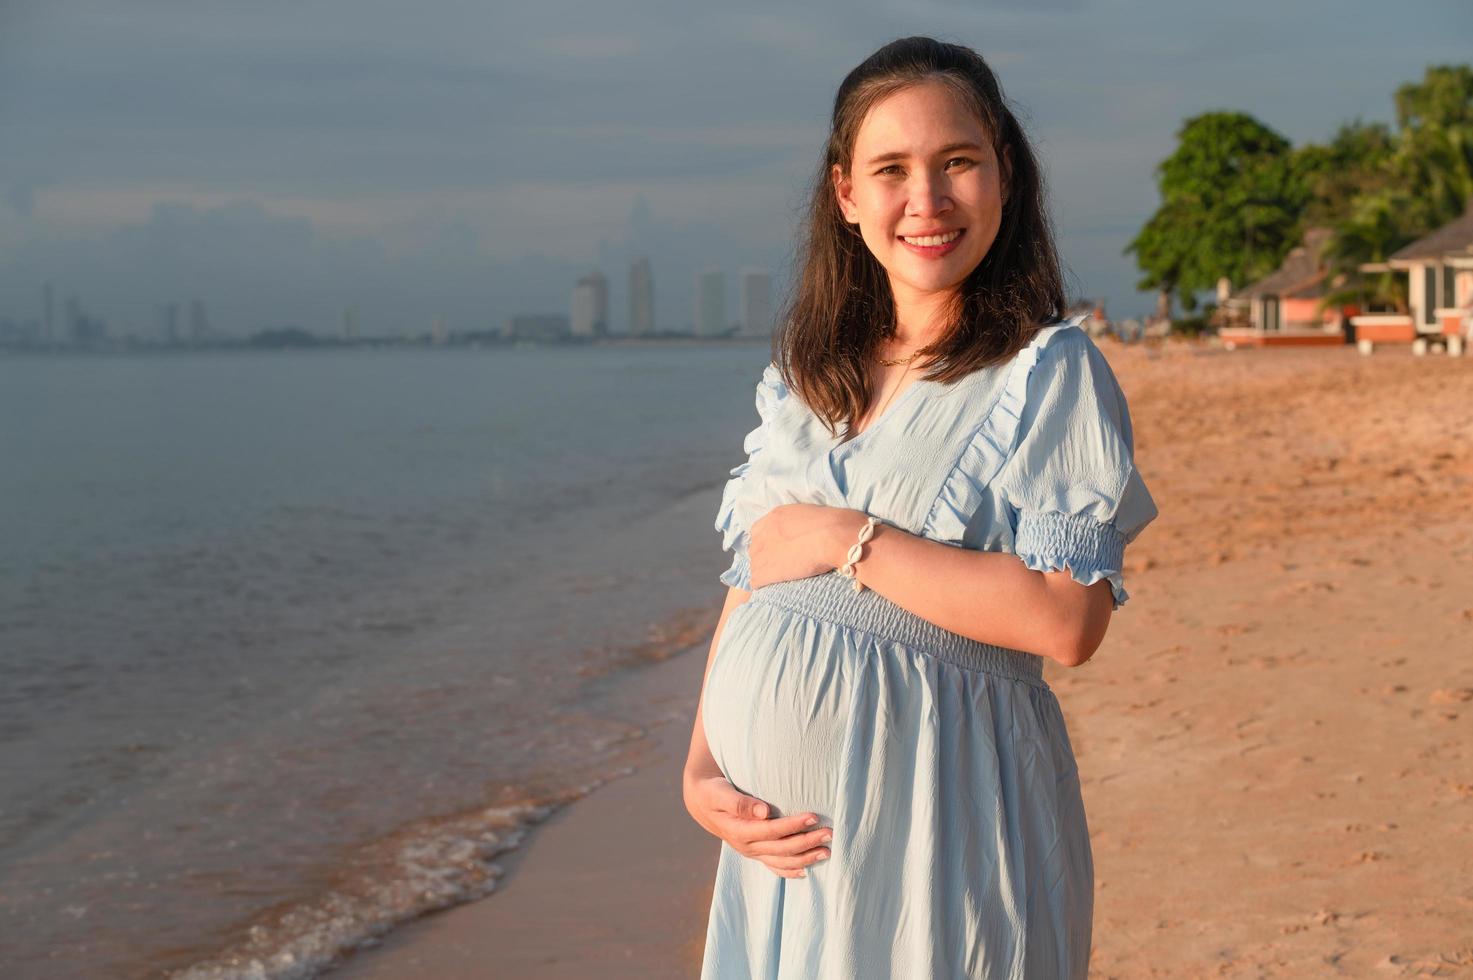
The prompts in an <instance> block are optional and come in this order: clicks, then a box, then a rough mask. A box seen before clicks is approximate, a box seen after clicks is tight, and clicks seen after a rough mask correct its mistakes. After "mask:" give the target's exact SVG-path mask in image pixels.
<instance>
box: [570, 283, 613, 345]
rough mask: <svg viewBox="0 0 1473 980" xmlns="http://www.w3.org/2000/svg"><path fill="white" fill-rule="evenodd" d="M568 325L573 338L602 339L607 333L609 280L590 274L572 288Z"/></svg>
mask: <svg viewBox="0 0 1473 980" xmlns="http://www.w3.org/2000/svg"><path fill="white" fill-rule="evenodd" d="M572 312H573V315H572V317H571V319H570V321H569V322H570V324H571V326H572V330H573V336H575V337H603V336H605V335H607V334H608V332H609V280H608V279H607V278H606V277H605V276H604V274H603V273H602V272H590V273H589V274H588V275H586V276H584V277H583V278H582V279H579V280H578V284H577V285H576V286H574V287H573V311H572Z"/></svg>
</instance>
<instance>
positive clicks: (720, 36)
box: [0, 0, 1473, 337]
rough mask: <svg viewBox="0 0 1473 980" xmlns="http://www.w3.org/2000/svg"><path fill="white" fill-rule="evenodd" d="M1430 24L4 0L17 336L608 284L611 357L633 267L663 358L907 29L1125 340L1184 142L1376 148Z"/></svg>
mask: <svg viewBox="0 0 1473 980" xmlns="http://www.w3.org/2000/svg"><path fill="white" fill-rule="evenodd" d="M1417 10H1418V13H1417V17H1416V23H1415V28H1414V29H1409V28H1408V22H1407V16H1406V13H1405V12H1404V11H1401V10H1399V9H1393V8H1391V7H1389V6H1387V5H1384V4H1372V3H1370V2H1358V3H1333V2H1330V0H1308V2H1305V3H1301V4H1293V5H1283V4H1270V3H1268V2H1266V0H1245V2H1243V3H1240V4H1235V5H1232V6H1230V7H1221V6H1219V7H1199V6H1195V5H1187V6H1184V5H1181V4H1176V3H1171V2H1168V0H1121V2H1117V3H1114V4H1110V5H1104V4H1100V3H1098V2H1094V0H1040V2H1037V3H1029V4H1024V3H1022V2H1021V0H1001V2H999V3H996V4H991V5H987V6H981V5H979V6H976V7H966V6H958V5H954V4H939V5H919V4H908V3H905V2H902V3H900V4H891V5H883V6H882V5H875V6H869V7H866V6H861V7H858V8H856V7H854V6H853V5H852V4H840V3H837V2H832V0H819V2H818V3H816V4H812V5H804V6H803V7H802V8H801V9H799V8H791V7H789V6H782V5H777V4H769V3H762V2H758V3H755V4H752V5H744V6H743V7H742V8H741V9H721V10H710V11H701V12H694V11H692V12H688V13H689V16H682V17H679V18H674V17H671V16H669V11H668V10H667V9H666V8H665V7H664V6H663V5H655V4H654V3H652V2H636V3H633V4H630V5H621V6H619V7H618V8H617V9H616V8H610V7H607V6H605V5H598V4H592V3H578V2H564V3H563V4H561V5H556V6H554V7H533V6H531V5H523V6H507V5H492V6H491V7H474V6H465V5H459V4H457V5H453V6H452V5H449V4H447V3H445V2H443V0H426V3H425V4H422V5H420V6H419V7H417V8H415V9H414V11H413V12H412V13H410V12H406V11H405V10H403V9H399V10H394V9H390V8H387V7H374V6H372V5H369V6H365V5H362V4H357V3H349V2H348V0H318V2H315V3H314V4H311V5H307V6H304V7H301V8H294V9H293V10H292V11H291V12H290V14H289V15H284V14H283V11H282V10H279V9H276V8H253V7H248V6H246V7H239V6H237V7H222V6H219V5H205V6H197V7H179V6H176V5H157V4H153V5H150V4H144V5H140V6H137V7H135V8H130V14H129V16H128V17H127V18H124V19H119V18H118V17H116V16H115V14H114V13H113V8H112V7H111V5H108V4H105V3H103V2H102V0H76V2H72V3H67V4H50V3H42V2H40V0H14V2H12V3H9V4H6V5H5V9H4V11H3V13H0V92H3V93H4V97H3V99H0V140H3V141H4V145H5V146H6V154H5V158H4V159H3V160H0V320H4V319H7V318H8V319H9V320H10V321H12V322H27V321H32V322H40V323H43V324H44V323H50V324H51V329H53V330H56V329H59V325H60V323H61V320H62V318H63V317H64V316H66V312H67V310H66V302H67V297H68V296H73V297H77V298H78V304H79V306H78V310H79V312H80V314H81V315H82V316H84V317H90V318H93V319H94V320H96V321H98V322H102V323H105V324H106V325H107V327H108V329H109V330H110V331H111V332H113V333H115V334H118V335H125V334H130V333H131V334H136V335H140V336H142V335H150V334H153V333H157V332H158V331H159V330H160V316H161V314H160V308H161V307H162V306H163V305H165V304H168V303H178V304H180V306H179V307H178V308H177V312H176V314H175V316H176V317H177V320H176V323H177V327H176V329H178V330H180V331H184V332H187V331H188V330H189V326H188V323H189V312H188V311H189V309H190V307H189V304H190V303H192V302H193V301H195V300H198V301H199V302H200V303H201V304H203V307H204V308H205V310H206V311H207V314H208V326H209V330H210V331H211V332H212V333H215V334H218V335H221V336H227V337H229V336H235V337H242V336H246V335H249V334H251V333H252V332H255V331H259V330H262V329H271V328H275V327H281V326H284V325H292V326H297V327H300V328H302V329H306V330H310V331H312V332H314V333H316V334H319V335H322V336H341V335H342V334H343V333H344V331H345V330H346V329H347V328H346V326H345V314H344V311H345V310H347V309H350V308H351V309H353V310H355V311H356V313H355V315H354V317H353V318H352V331H353V332H354V333H356V334H357V335H358V336H361V337H366V336H402V335H409V334H415V333H418V332H423V331H429V330H431V329H432V328H434V325H435V324H439V325H440V329H441V330H442V331H446V332H450V333H454V332H457V331H477V330H489V329H495V328H496V327H498V326H499V325H501V324H504V323H505V322H506V319H507V318H508V317H510V316H513V315H517V314H520V313H522V312H527V311H542V312H547V313H552V312H557V311H561V312H563V314H564V315H570V314H571V310H570V308H569V295H570V293H569V291H570V289H571V288H572V285H573V284H575V283H576V282H577V280H578V278H579V277H580V276H582V275H585V274H586V273H587V272H588V271H589V270H591V269H595V268H596V269H602V270H603V272H604V275H606V276H607V277H608V321H607V322H608V327H609V331H610V333H612V334H622V333H626V332H628V330H629V329H630V324H631V323H632V322H633V320H634V309H635V307H636V305H637V302H636V300H635V297H634V290H633V288H632V278H631V276H630V275H629V270H630V268H631V264H632V263H633V262H634V260H635V259H637V258H638V257H641V256H643V257H646V258H647V259H648V260H649V263H650V268H651V269H652V270H653V274H654V275H653V278H654V280H655V281H656V283H657V284H658V288H656V289H654V290H653V291H652V293H651V298H650V302H649V306H650V307H651V311H650V317H649V322H650V323H651V324H652V325H654V326H655V327H656V328H663V327H666V326H675V327H679V326H681V325H683V324H685V323H687V322H691V323H692V324H693V323H694V310H695V309H696V304H697V292H698V290H697V277H698V274H699V272H700V270H701V269H703V268H705V267H706V266H707V265H716V266H719V267H720V268H722V269H725V270H727V271H728V294H727V298H726V303H727V304H728V307H730V304H731V303H732V302H733V301H736V302H737V303H738V304H740V301H741V300H740V297H741V293H740V292H739V291H737V289H736V287H735V286H733V285H732V284H733V282H735V280H734V279H733V278H732V277H733V276H739V275H740V273H739V271H738V270H740V269H742V268H748V267H750V268H764V269H769V270H771V296H772V304H773V308H774V309H778V308H780V305H781V302H782V300H783V298H784V297H785V295H786V290H787V288H788V283H789V280H790V276H791V273H792V269H791V263H792V261H793V257H794V254H795V240H794V236H795V235H796V234H797V232H798V231H799V228H798V221H799V219H800V216H801V214H802V211H803V208H804V205H805V198H806V195H807V190H808V182H809V181H810V180H811V179H812V177H813V175H814V171H815V166H816V163H817V159H818V154H819V152H820V149H821V144H822V140H823V137H824V134H825V127H826V122H827V113H828V111H829V108H830V105H831V100H832V98H833V94H834V90H835V88H836V87H837V85H838V83H839V81H840V80H841V79H842V78H843V76H844V74H845V73H846V72H847V71H849V70H850V69H851V68H853V67H854V66H855V65H856V64H857V63H858V62H859V61H860V60H861V59H862V58H863V57H864V56H865V55H867V54H868V53H869V52H870V51H872V50H874V48H876V47H878V46H879V45H880V44H882V43H884V42H885V41H887V40H890V39H892V38H894V37H897V36H901V35H904V34H910V33H932V34H935V35H937V36H939V37H942V38H943V39H947V40H954V41H959V42H961V43H966V44H971V45H973V46H975V47H977V48H978V50H980V51H981V52H982V54H983V55H984V56H985V57H987V58H988V59H989V61H990V62H991V63H992V65H993V66H994V68H995V69H996V70H997V72H998V75H999V77H1000V79H1001V81H1002V84H1003V87H1004V90H1005V91H1006V93H1007V94H1008V96H1009V97H1010V98H1011V99H1012V100H1013V101H1014V103H1015V104H1016V105H1017V107H1018V109H1019V112H1020V114H1021V117H1022V119H1023V122H1024V125H1025V126H1026V127H1027V129H1028V131H1029V133H1030V134H1031V135H1032V137H1033V138H1034V140H1035V142H1036V145H1037V149H1038V152H1039V156H1040V159H1041V161H1042V163H1043V166H1044V169H1045V173H1046V175H1047V178H1048V181H1049V184H1050V190H1051V207H1052V213H1053V215H1054V219H1055V224H1056V227H1057V230H1058V241H1059V245H1060V251H1061V253H1062V255H1063V258H1064V260H1065V263H1066V265H1067V267H1068V269H1069V271H1070V274H1071V275H1070V289H1069V292H1070V294H1071V296H1074V297H1081V296H1088V297H1092V298H1100V299H1102V300H1103V301H1104V302H1105V305H1106V309H1107V312H1108V313H1109V315H1110V316H1112V317H1115V318H1121V317H1126V316H1131V315H1138V314H1140V313H1144V312H1146V311H1147V310H1149V309H1150V308H1151V297H1150V296H1149V295H1146V294H1141V293H1138V292H1137V291H1136V290H1135V288H1134V285H1135V282H1136V280H1137V278H1138V275H1137V272H1136V270H1135V268H1134V264H1133V261H1132V259H1131V258H1130V257H1129V256H1125V255H1122V254H1121V251H1122V249H1123V248H1124V247H1125V245H1126V244H1127V243H1128V242H1129V240H1130V239H1131V237H1132V236H1133V235H1134V234H1135V232H1136V231H1137V230H1138V229H1139V227H1140V226H1141V224H1143V223H1144V221H1145V220H1146V218H1147V217H1149V215H1150V213H1151V212H1152V211H1153V210H1154V208H1155V206H1156V204H1157V199H1156V192H1155V184H1154V178H1153V173H1152V171H1153V168H1154V167H1155V165H1156V164H1157V163H1159V162H1160V160H1162V159H1163V158H1164V157H1165V156H1166V155H1167V154H1168V153H1169V152H1170V151H1171V149H1172V147H1173V145H1174V134H1175V131H1176V129H1177V128H1178V126H1179V125H1180V124H1181V122H1182V121H1183V120H1184V119H1185V118H1187V117H1188V116H1190V115H1194V114H1196V113H1199V112H1203V111H1207V110H1211V109H1223V108H1228V109H1237V110H1241V111H1244V112H1248V113H1251V114H1253V115H1255V116H1256V117H1258V118H1259V119H1261V120H1262V121H1263V122H1265V123H1266V124H1268V125H1270V126H1272V127H1274V128H1275V129H1277V130H1278V131H1279V132H1281V133H1283V134H1284V135H1285V136H1287V137H1288V138H1289V139H1291V140H1292V141H1294V142H1295V143H1296V144H1300V143H1304V142H1306V141H1324V140H1326V139H1328V138H1329V137H1330V136H1331V135H1332V134H1333V132H1334V131H1335V129H1336V128H1337V127H1338V126H1339V125H1340V124H1342V123H1345V122H1348V121H1351V120H1353V119H1355V118H1357V117H1359V118H1362V119H1365V120H1382V121H1389V120H1390V119H1392V117H1393V105H1392V96H1393V92H1394V90H1395V88H1396V87H1397V85H1399V84H1401V83H1403V82H1409V81H1414V80H1416V79H1418V78H1420V77H1421V76H1422V73H1423V71H1424V69H1425V67H1426V66H1427V65H1428V64H1434V63H1455V62H1464V61H1467V60H1468V59H1467V54H1466V47H1467V40H1468V38H1469V37H1470V36H1473V8H1469V7H1468V5H1466V4H1428V5H1424V6H1420V7H1418V8H1417ZM569 24H575V25H577V26H576V27H573V28H570V27H568V26H567V25H569ZM1265 25H1272V29H1271V30H1268V29H1265ZM410 27H412V29H408V28H410ZM1309 38H1312V39H1313V43H1309V42H1308V41H1307V40H1306V39H1309ZM695 76H699V77H700V78H701V79H702V84H701V85H698V86H697V85H678V84H677V85H672V84H671V79H674V78H688V77H695ZM47 282H50V283H52V284H53V294H52V298H51V300H50V302H49V304H48V302H47V300H46V299H45V297H44V294H43V286H44V284H45V283H47ZM736 309H737V313H736V316H734V317H732V322H736V320H737V319H738V318H739V317H740V307H739V305H738V307H737V308H736ZM48 310H49V312H48ZM728 312H730V309H729V310H728Z"/></svg>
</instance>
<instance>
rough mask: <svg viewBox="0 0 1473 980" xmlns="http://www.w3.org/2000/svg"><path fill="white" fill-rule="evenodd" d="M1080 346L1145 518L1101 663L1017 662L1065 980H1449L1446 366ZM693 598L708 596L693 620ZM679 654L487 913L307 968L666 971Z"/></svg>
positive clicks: (1470, 701)
mask: <svg viewBox="0 0 1473 980" xmlns="http://www.w3.org/2000/svg"><path fill="white" fill-rule="evenodd" d="M1100 343H1101V347H1102V349H1103V350H1105V352H1106V353H1107V355H1108V356H1109V357H1110V360H1111V362H1112V364H1113V365H1114V366H1115V369H1116V372H1117V375H1118V377H1119V379H1120V382H1121V384H1122V386H1123V387H1124V389H1125V391H1126V393H1127V396H1128V397H1129V400H1130V404H1131V410H1132V414H1133V418H1134V424H1135V434H1136V455H1137V462H1138V465H1139V467H1140V469H1141V471H1142V473H1143V474H1144V475H1145V477H1146V480H1147V482H1148V484H1149V486H1150V488H1151V490H1152V493H1153V495H1154V497H1155V499H1156V501H1157V503H1158V505H1159V506H1160V510H1161V517H1160V519H1159V520H1158V521H1157V522H1156V523H1155V524H1153V525H1152V526H1151V527H1149V528H1148V529H1147V530H1146V531H1145V533H1144V534H1143V535H1142V536H1141V538H1140V539H1139V540H1138V541H1137V542H1135V544H1133V545H1132V547H1131V549H1130V551H1129V553H1128V555H1127V585H1128V587H1129V589H1130V592H1131V597H1132V598H1131V602H1130V603H1129V604H1128V605H1127V606H1125V607H1124V608H1123V609H1122V610H1120V611H1119V612H1118V613H1117V614H1116V616H1115V619H1114V621H1113V623H1112V624H1111V629H1110V633H1109V636H1108V638H1107V639H1106V641H1105V643H1104V645H1103V646H1102V647H1101V648H1100V650H1099V651H1098V652H1097V653H1096V655H1095V656H1094V658H1093V659H1092V660H1091V661H1090V662H1089V663H1087V664H1085V665H1084V666H1082V667H1079V668H1077V669H1074V670H1069V669H1065V668H1061V667H1056V665H1054V664H1048V665H1047V669H1046V672H1045V678H1046V679H1047V680H1048V682H1049V683H1050V685H1052V686H1053V688H1054V690H1055V691H1056V692H1057V693H1058V696H1059V699H1060V702H1061V703H1062V705H1063V707H1064V711H1065V714H1066V716H1067V719H1068V723H1069V730H1070V736H1071V739H1072V741H1073V744H1074V747H1075V750H1076V753H1077V756H1078V761H1079V767H1080V772H1081V778H1082V783H1083V789H1084V797H1085V804H1086V808H1087V813H1088V819H1089V824H1090V831H1091V839H1092V841H1093V847H1094V856H1095V863H1096V889H1097V891H1096V905H1095V922H1094V937H1095V941H1094V953H1093V957H1092V961H1091V964H1092V965H1091V976H1095V977H1100V978H1112V977H1119V978H1126V977H1158V976H1165V977H1179V976H1221V977H1306V976H1337V975H1338V976H1354V977H1400V976H1462V975H1473V887H1470V886H1469V882H1473V847H1470V846H1469V841H1470V839H1473V837H1470V832H1473V765H1470V763H1473V759H1470V756H1473V752H1470V746H1473V572H1470V571H1469V567H1470V564H1473V358H1461V359H1450V358H1446V357H1426V358H1414V357H1412V356H1411V355H1410V353H1409V352H1407V351H1405V350H1396V349H1382V350H1378V352H1377V353H1376V354H1375V355H1374V356H1372V357H1369V358H1365V357H1361V356H1360V355H1358V354H1357V353H1356V352H1355V351H1354V349H1353V348H1337V349H1304V350H1283V351H1252V350H1240V351H1235V352H1224V351H1222V350H1220V349H1218V348H1214V347H1211V346H1206V345H1193V344H1185V343H1182V344H1170V345H1166V346H1164V347H1156V348H1144V347H1131V348H1125V347H1120V346H1117V345H1115V344H1113V343H1111V342H1109V341H1101V342H1100ZM714 506H715V500H714V498H713V500H712V507H713V509H714ZM711 545H712V548H713V549H715V548H716V547H717V542H716V536H715V534H714V532H713V533H712V535H711ZM720 602H721V596H720V594H719V586H717V585H716V584H715V583H714V578H713V588H712V596H711V622H712V624H713V625H714V622H715V614H716V611H717V609H718V608H719V605H720ZM708 635H709V633H708ZM705 656H706V645H705V643H704V642H703V643H701V644H698V645H696V646H694V647H692V648H691V649H689V650H688V651H687V652H686V653H685V654H682V655H680V656H677V657H674V658H672V659H670V660H668V661H666V662H663V663H659V664H656V665H654V666H651V667H648V668H644V669H642V670H641V671H640V672H639V675H638V676H637V677H633V678H632V679H631V683H632V684H636V685H639V686H640V687H641V691H642V693H644V694H645V695H647V696H648V698H649V703H651V704H652V705H656V706H658V710H657V711H655V712H653V713H652V718H651V725H650V733H649V737H648V738H647V739H646V745H645V746H644V747H643V750H642V755H641V757H640V759H639V761H638V769H637V771H636V772H635V773H633V774H632V775H630V776H627V777H625V778H622V779H617V780H614V781H612V782H610V783H608V784H606V785H604V786H602V787H600V788H599V789H597V790H595V791H594V792H593V793H592V794H590V795H589V796H588V797H587V798H585V799H583V800H580V801H579V802H577V803H575V804H573V805H572V806H570V807H568V808H566V809H565V810H563V811H561V812H560V813H558V814H557V815H555V816H554V817H553V818H551V819H550V820H549V821H547V822H546V823H545V824H543V825H541V826H540V827H539V828H538V829H537V830H536V832H535V834H534V835H533V837H532V839H531V842H530V844H529V845H528V846H527V847H525V848H524V849H523V850H522V851H520V852H519V853H518V854H517V856H516V857H515V858H514V859H513V860H512V861H510V862H505V864H504V867H505V872H506V873H505V876H504V877H503V879H502V880H501V883H500V885H499V887H498V890H497V891H496V892H495V893H494V894H493V895H491V896H490V897H488V898H486V899H484V900H482V901H480V902H477V903H474V904H471V905H466V906H462V907H459V908H456V909H452V910H450V911H447V912H444V913H440V914H436V915H432V916H429V917H426V918H423V919H421V920H419V921H417V922H415V923H412V924H411V925H409V926H407V927H405V928H402V929H399V930H397V931H395V932H394V933H392V934H390V935H389V936H388V937H387V939H386V940H385V942H384V943H383V944H382V945H381V946H379V947H377V948H375V949H371V950H366V951H363V952H361V953H359V954H357V955H356V956H354V957H353V958H352V959H351V960H350V961H349V962H348V963H347V964H345V965H344V966H343V967H341V968H340V969H338V970H336V971H334V972H333V973H332V976H334V977H344V978H352V980H364V978H389V977H395V978H404V977H435V978H446V980H457V978H466V980H469V978H491V977H519V978H562V977H588V976H599V977H643V978H660V977H693V976H695V975H697V973H698V972H699V964H700V958H701V951H702V944H703V939H704V931H705V926H706V911H707V907H708V903H709V897H710V887H711V877H712V874H713V873H714V869H715V863H716V856H717V852H718V848H719V844H718V842H717V841H716V840H715V839H714V838H712V837H710V836H709V835H707V834H706V833H705V832H704V831H702V830H701V829H700V828H699V827H697V826H696V825H695V824H694V822H692V821H691V820H690V818H689V817H688V815H687V814H686V813H685V810H684V807H683V805H682V803H681V797H680V767H681V764H682V763H683V761H684V757H685V751H686V745H687V742H688V738H689V733H690V720H691V718H692V716H693V714H694V710H695V700H696V696H697V693H698V688H699V684H700V679H701V675H702V670H703V668H704V662H705Z"/></svg>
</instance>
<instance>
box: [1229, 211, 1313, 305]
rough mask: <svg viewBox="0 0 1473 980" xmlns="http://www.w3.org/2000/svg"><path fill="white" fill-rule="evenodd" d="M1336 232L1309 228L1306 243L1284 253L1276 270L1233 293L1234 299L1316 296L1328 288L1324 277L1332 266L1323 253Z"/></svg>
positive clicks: (1306, 297)
mask: <svg viewBox="0 0 1473 980" xmlns="http://www.w3.org/2000/svg"><path fill="white" fill-rule="evenodd" d="M1332 235H1333V232H1332V231H1331V230H1330V229H1329V228H1310V229H1308V230H1306V231H1305V233H1304V242H1303V244H1301V245H1295V246H1294V247H1293V248H1291V249H1290V250H1289V254H1288V255H1286V256H1284V261H1283V262H1282V263H1281V264H1280V265H1279V267H1278V268H1277V269H1275V270H1274V271H1273V272H1270V273H1269V274H1268V275H1266V276H1264V277H1263V278H1262V279H1260V280H1258V281H1257V282H1255V283H1252V284H1251V285H1248V286H1244V287H1243V288H1242V289H1240V290H1238V291H1237V292H1235V293H1233V295H1232V297H1231V298H1232V299H1256V298H1257V297H1259V296H1287V297H1290V298H1292V299H1313V298H1315V297H1317V296H1320V295H1322V294H1323V293H1324V291H1325V276H1326V275H1328V274H1329V271H1330V267H1329V266H1328V265H1327V264H1326V263H1325V261H1324V257H1323V253H1324V250H1325V246H1326V245H1327V244H1328V243H1329V241H1330V238H1331V236H1332Z"/></svg>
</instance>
